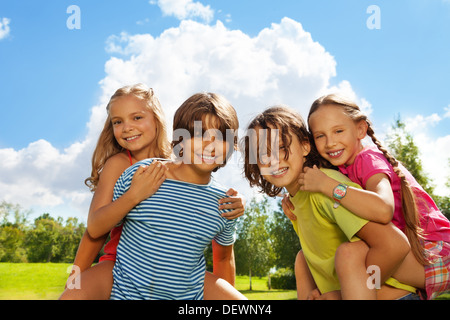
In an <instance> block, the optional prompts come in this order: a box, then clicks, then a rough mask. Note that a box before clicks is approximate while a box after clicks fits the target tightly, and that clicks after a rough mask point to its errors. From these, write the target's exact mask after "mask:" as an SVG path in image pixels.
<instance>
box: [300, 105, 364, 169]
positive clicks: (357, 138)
mask: <svg viewBox="0 0 450 320" xmlns="http://www.w3.org/2000/svg"><path fill="white" fill-rule="evenodd" d="M309 127H310V129H311V132H312V135H313V138H314V142H315V144H316V147H317V151H319V153H320V155H321V156H322V157H323V158H324V159H326V160H328V161H329V162H330V163H331V164H332V165H334V166H343V165H350V164H353V162H354V161H355V157H356V156H357V154H358V153H359V152H360V151H361V150H362V148H363V146H362V143H361V140H362V139H364V137H365V136H366V133H367V122H365V121H359V122H354V121H353V120H352V118H350V117H349V116H348V115H347V114H345V112H344V109H343V108H342V107H340V106H337V105H333V104H326V105H322V106H320V107H319V108H318V109H317V110H316V111H315V112H314V113H312V114H311V115H310V117H309Z"/></svg>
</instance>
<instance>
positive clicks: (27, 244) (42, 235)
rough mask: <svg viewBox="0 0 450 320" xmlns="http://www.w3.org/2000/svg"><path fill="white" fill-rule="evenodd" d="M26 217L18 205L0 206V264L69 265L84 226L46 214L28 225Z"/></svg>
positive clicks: (26, 213) (84, 228)
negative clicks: (53, 263) (64, 263)
mask: <svg viewBox="0 0 450 320" xmlns="http://www.w3.org/2000/svg"><path fill="white" fill-rule="evenodd" d="M29 214H30V211H25V210H23V209H22V208H21V207H20V205H18V204H11V203H8V202H5V201H3V202H2V203H1V204H0V262H68V263H70V262H73V259H74V257H75V254H76V252H77V249H78V244H79V242H80V240H81V237H82V236H83V233H84V231H85V230H86V227H85V225H84V223H82V222H79V221H78V219H77V218H67V220H65V221H64V220H63V218H61V217H58V218H54V217H52V216H51V215H50V214H49V213H44V214H42V215H41V216H39V217H38V218H36V219H34V221H33V222H31V223H30V222H29V221H28V216H29ZM11 220H12V221H13V222H12V221H11Z"/></svg>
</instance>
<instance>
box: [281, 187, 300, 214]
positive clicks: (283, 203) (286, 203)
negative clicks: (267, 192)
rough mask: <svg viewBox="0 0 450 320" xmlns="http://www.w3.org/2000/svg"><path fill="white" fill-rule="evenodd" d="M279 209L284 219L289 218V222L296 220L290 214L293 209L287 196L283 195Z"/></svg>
mask: <svg viewBox="0 0 450 320" xmlns="http://www.w3.org/2000/svg"><path fill="white" fill-rule="evenodd" d="M281 208H282V209H283V212H284V214H285V215H286V217H288V218H289V220H293V221H295V220H297V216H296V215H295V214H294V213H293V212H292V211H293V210H294V209H295V207H294V205H293V204H292V202H291V199H289V194H288V193H287V194H285V195H284V196H283V200H281Z"/></svg>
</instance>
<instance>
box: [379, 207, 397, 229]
mask: <svg viewBox="0 0 450 320" xmlns="http://www.w3.org/2000/svg"><path fill="white" fill-rule="evenodd" d="M377 211H378V213H377V216H378V217H379V219H378V221H376V222H378V223H381V224H389V223H390V222H391V221H392V218H393V217H394V207H393V206H390V205H384V206H382V207H380V208H377Z"/></svg>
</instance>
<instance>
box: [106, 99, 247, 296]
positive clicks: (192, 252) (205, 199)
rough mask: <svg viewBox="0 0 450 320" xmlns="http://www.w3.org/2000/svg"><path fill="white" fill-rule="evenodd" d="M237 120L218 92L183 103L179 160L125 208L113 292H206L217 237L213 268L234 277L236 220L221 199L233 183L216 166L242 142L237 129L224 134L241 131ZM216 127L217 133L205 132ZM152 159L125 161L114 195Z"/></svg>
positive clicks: (176, 139)
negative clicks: (217, 175) (218, 176)
mask: <svg viewBox="0 0 450 320" xmlns="http://www.w3.org/2000/svg"><path fill="white" fill-rule="evenodd" d="M196 121H201V122H202V126H201V132H195V131H194V126H193V124H194V122H196ZM197 127H198V126H197ZM238 127H239V122H238V119H237V115H236V111H235V110H234V108H233V107H232V106H231V105H230V103H229V102H228V101H227V100H226V99H225V98H223V97H222V96H219V95H216V94H212V93H201V94H196V95H194V96H192V97H190V98H189V99H188V100H186V101H185V102H184V103H183V104H182V105H181V106H180V108H179V109H178V110H177V112H176V114H175V117H174V133H175V132H177V130H178V131H180V130H182V131H183V133H184V134H183V135H178V136H177V135H174V141H173V145H174V150H177V152H178V154H177V156H178V160H181V164H176V163H173V162H170V163H167V164H166V166H167V167H168V168H169V170H168V172H167V174H166V176H167V179H166V180H165V181H164V183H163V184H162V185H161V187H160V188H159V190H158V191H157V192H156V193H155V194H154V195H153V196H152V197H151V198H148V199H146V200H144V201H143V202H141V203H140V204H139V205H138V206H136V207H135V208H134V209H133V210H131V211H130V212H129V214H128V215H127V217H126V222H125V223H124V227H123V231H122V236H121V239H120V243H119V246H118V249H117V258H116V264H115V267H114V270H113V274H114V285H113V289H112V293H111V299H164V300H170V299H183V300H191V299H192V300H198V299H203V287H204V277H205V259H204V256H203V251H204V249H205V248H206V247H207V245H208V244H209V243H211V241H212V240H214V241H213V259H214V261H213V268H214V274H215V275H217V276H219V277H221V278H223V279H225V280H227V281H228V282H230V283H231V284H234V277H235V263H234V254H233V243H234V241H235V225H236V220H227V219H225V218H223V217H222V216H221V212H220V211H219V209H218V208H217V201H218V199H220V198H225V197H226V191H227V189H226V188H224V187H223V186H221V185H220V184H218V183H217V182H216V181H215V180H214V179H213V178H212V177H211V173H212V172H213V171H216V170H218V169H219V167H221V166H223V165H224V164H225V163H226V160H227V157H228V156H230V155H231V153H232V152H233V150H234V148H235V146H236V143H237V140H236V138H235V137H234V136H233V139H232V140H230V139H226V140H224V139H223V135H221V134H218V133H219V132H220V133H223V134H225V135H226V134H227V130H228V134H229V133H230V132H237V129H238ZM210 129H212V131H215V132H216V134H215V135H214V136H211V135H208V134H205V133H207V132H208V130H210ZM186 133H189V134H188V135H187V134H186ZM220 136H222V139H221V137H220ZM180 138H182V139H180ZM153 160H154V159H147V160H144V161H141V162H139V163H137V164H136V165H134V166H132V167H130V168H129V169H127V170H126V171H125V172H124V174H123V175H122V176H121V177H120V178H119V180H118V181H117V184H116V187H115V189H114V199H117V198H118V197H120V196H121V195H122V194H123V193H125V192H126V190H127V189H128V188H129V186H130V184H131V180H132V178H133V175H134V172H135V171H136V170H137V169H138V168H139V167H140V166H142V165H149V164H150V163H152V161H153Z"/></svg>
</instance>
